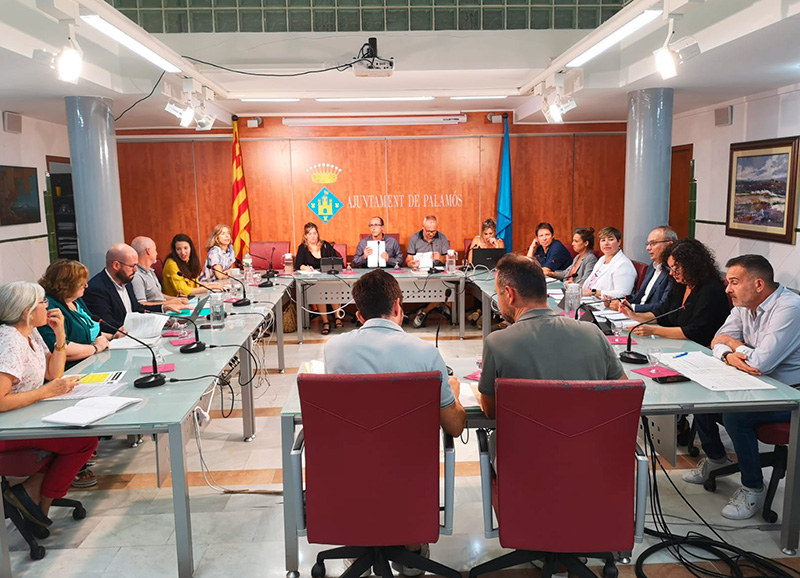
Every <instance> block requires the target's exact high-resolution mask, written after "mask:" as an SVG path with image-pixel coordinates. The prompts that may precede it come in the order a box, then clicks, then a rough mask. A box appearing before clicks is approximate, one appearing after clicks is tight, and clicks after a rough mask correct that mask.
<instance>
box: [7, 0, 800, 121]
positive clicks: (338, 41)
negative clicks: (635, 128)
mask: <svg viewBox="0 0 800 578" xmlns="http://www.w3.org/2000/svg"><path fill="white" fill-rule="evenodd" d="M63 1H64V2H67V1H68V2H77V3H78V4H79V5H80V10H81V13H82V14H85V13H98V14H101V15H103V17H104V18H106V19H107V20H109V21H112V20H114V22H113V23H115V24H117V23H119V24H118V25H119V26H120V27H122V26H127V27H128V28H129V29H130V30H133V31H134V32H136V34H137V37H138V38H139V39H140V40H141V41H142V42H144V43H145V44H148V45H149V46H150V47H151V48H153V49H154V50H156V51H157V52H159V54H161V55H163V56H165V57H167V58H168V59H169V60H171V61H173V62H179V63H180V66H181V69H182V72H183V74H184V75H188V76H192V77H194V78H195V79H196V80H198V82H199V84H202V85H204V86H208V87H210V88H211V89H213V91H214V92H215V93H216V99H215V101H214V103H213V104H209V105H208V107H207V108H208V109H209V111H210V112H213V113H216V114H217V116H218V120H217V125H216V126H224V125H225V124H229V118H230V115H231V114H239V115H243V116H254V115H259V116H266V115H273V116H284V115H293V116H303V115H362V114H383V115H390V114H426V113H427V114H437V113H448V114H449V113H456V112H471V111H502V110H509V111H513V112H514V119H515V122H517V123H520V122H531V123H541V122H544V117H543V115H542V113H541V106H542V101H541V96H539V95H538V93H539V88H540V87H542V86H550V85H551V84H552V83H553V80H554V78H555V76H554V75H555V74H556V73H557V72H559V71H564V70H567V69H565V67H564V64H565V63H566V62H567V61H568V60H570V59H571V58H572V57H574V56H576V55H577V54H578V53H580V52H582V51H583V49H585V48H586V47H587V46H588V45H591V44H593V43H594V42H595V41H596V39H597V38H598V37H602V36H605V35H607V34H608V33H609V32H610V31H613V30H614V29H615V28H618V27H619V26H620V25H621V24H624V22H625V21H626V20H630V19H631V18H632V17H633V16H635V15H636V14H638V13H639V12H641V11H642V10H644V9H647V8H662V7H663V6H664V3H665V2H666V4H667V10H668V11H669V10H671V9H675V7H676V6H677V7H679V8H677V9H678V10H680V11H685V15H683V16H682V17H680V18H677V19H676V20H675V21H674V22H675V25H674V26H675V33H674V35H673V39H678V38H681V37H683V36H687V35H691V36H692V37H693V38H694V39H695V40H696V41H697V43H698V45H699V47H700V49H701V50H702V53H701V54H700V55H699V56H696V57H694V58H693V59H691V60H688V61H687V62H685V63H684V64H683V65H681V67H680V69H679V75H678V76H677V77H676V78H673V79H671V80H669V81H663V80H661V77H660V76H659V75H658V74H657V72H656V69H655V65H654V62H653V58H652V53H653V51H654V50H656V49H657V48H659V47H660V46H661V45H662V44H663V43H664V40H665V38H666V34H667V22H666V21H665V20H664V19H661V18H659V19H657V20H656V21H654V22H652V23H651V24H649V25H648V26H647V27H645V28H644V29H642V30H641V31H639V32H638V33H637V34H635V35H634V36H631V37H629V38H628V39H626V40H624V41H623V42H622V43H620V44H619V45H617V46H615V47H613V48H611V49H609V50H608V51H607V52H605V53H604V54H602V55H600V56H599V57H597V58H595V59H594V60H592V61H591V62H589V63H588V64H586V65H585V66H584V67H583V68H582V69H580V70H572V69H570V70H569V71H568V72H567V76H566V87H567V89H569V88H571V87H573V85H574V84H575V83H576V82H577V83H578V85H579V86H580V85H582V87H580V90H576V91H575V92H574V93H573V96H574V98H575V100H576V102H577V104H578V107H577V108H576V109H575V110H573V111H571V112H569V113H568V115H566V116H565V121H567V122H588V121H608V120H624V119H625V118H626V116H627V101H626V98H625V95H626V93H627V92H628V91H630V90H635V89H640V88H650V87H659V86H671V87H674V88H675V112H676V113H681V112H686V111H689V110H693V109H697V108H701V107H705V106H711V105H715V104H719V103H721V102H725V101H730V100H733V99H736V98H740V97H744V96H748V95H752V94H756V93H760V92H764V91H768V90H772V89H775V88H779V87H781V86H788V85H791V84H796V83H797V82H798V79H800V54H798V51H797V50H796V46H797V40H796V39H797V38H800V16H798V14H800V0H664V1H660V0H634V1H633V2H631V3H630V4H629V5H628V6H627V7H626V8H625V9H624V10H622V11H621V12H620V13H619V14H617V15H616V16H614V17H613V18H612V19H611V20H609V21H608V22H606V23H605V24H603V25H602V26H601V27H600V28H598V29H596V30H594V31H586V30H514V31H469V32H466V31H447V32H402V33H401V32H387V33H380V35H379V36H378V54H379V55H380V56H381V57H383V58H389V57H393V58H394V61H395V72H394V74H393V75H392V76H391V77H389V78H357V77H356V76H355V75H354V73H353V71H352V70H344V71H342V72H339V71H330V72H325V73H319V74H308V75H304V76H299V77H292V78H287V77H258V76H244V75H240V74H234V73H231V72H225V71H222V70H218V69H216V68H214V67H211V66H208V65H205V64H199V63H196V62H190V61H188V60H186V59H183V58H181V57H182V56H191V57H193V58H196V59H199V60H205V61H209V62H214V63H216V64H219V65H223V66H226V67H229V68H233V69H237V70H244V71H248V72H255V73H262V74H263V73H266V74H289V73H297V72H303V71H309V70H319V69H322V68H328V67H332V66H339V65H343V64H347V63H348V62H350V61H351V60H352V59H353V57H355V56H356V55H357V53H358V51H359V49H360V48H361V46H362V45H363V44H364V43H365V42H366V41H367V38H366V36H367V33H214V34H158V35H150V34H147V33H146V32H144V31H143V30H142V29H140V28H138V27H137V26H136V25H134V24H133V23H131V22H130V21H129V20H127V19H126V18H125V17H124V16H122V15H121V14H119V13H118V12H116V11H115V10H114V9H113V8H111V7H110V6H108V5H107V4H106V3H105V2H103V1H102V0H63ZM59 3H60V2H59ZM79 22H80V21H79ZM76 33H77V38H78V41H79V43H80V46H81V48H82V50H83V52H84V72H83V74H82V77H81V79H80V80H79V81H78V83H77V84H74V85H73V84H67V83H63V82H61V81H59V80H57V79H56V76H55V71H53V70H51V69H50V68H48V66H47V65H45V64H41V63H40V62H38V61H36V60H34V59H32V55H33V50H34V49H36V48H44V49H48V50H50V51H51V52H57V51H58V50H60V48H61V46H62V45H63V44H64V42H65V39H66V35H65V31H64V28H63V26H60V25H59V23H58V22H57V21H56V20H54V19H53V18H51V17H50V16H48V15H47V14H45V13H44V12H42V11H41V10H39V9H38V8H37V4H36V0H4V1H3V12H2V15H0V72H2V74H3V78H4V81H3V82H2V83H0V108H2V110H12V111H14V112H18V113H21V114H23V115H26V116H30V117H34V118H39V119H43V120H47V121H50V122H56V123H61V124H65V122H66V116H65V112H64V105H63V98H64V97H65V96H70V95H89V96H103V97H108V98H110V99H112V100H113V103H114V113H115V114H116V115H119V114H120V113H121V112H122V111H123V110H125V109H126V108H127V107H128V106H130V105H131V104H132V103H134V102H135V101H136V100H138V99H140V98H142V97H144V96H145V95H147V94H148V93H149V92H150V90H151V89H152V88H153V86H154V85H155V83H156V81H157V80H158V78H159V76H160V75H161V70H160V69H158V68H157V67H155V66H154V65H152V64H150V63H149V62H146V61H145V60H143V59H142V58H140V57H139V56H137V55H135V54H134V53H132V52H131V51H129V50H128V49H127V48H124V47H122V46H119V45H118V44H117V43H116V42H115V41H112V40H110V39H108V38H106V37H105V36H103V35H102V34H100V33H99V32H97V31H96V30H94V29H92V28H90V27H89V26H88V25H86V24H82V25H78V26H77V27H76ZM180 76H181V75H177V74H166V75H165V78H164V81H163V82H162V83H161V84H160V85H159V86H158V88H157V89H156V91H155V93H154V94H153V96H152V97H150V98H148V99H147V100H145V101H143V102H141V103H140V104H138V105H137V106H136V107H135V108H133V109H132V110H131V111H130V112H127V113H126V114H125V116H124V117H123V118H121V119H120V120H119V121H118V123H117V126H118V127H120V128H151V127H152V128H155V127H176V126H177V119H175V118H174V117H173V116H171V115H170V114H168V113H166V112H165V111H164V105H165V104H166V103H167V101H168V96H167V95H165V94H164V92H165V89H164V86H165V85H167V86H169V87H170V88H168V89H166V91H167V92H171V93H172V94H173V95H177V96H180V93H181V88H180V87H181V78H180ZM467 95H478V96H480V95H483V96H487V95H508V98H506V99H503V100H488V99H483V100H451V99H450V96H467ZM246 96H250V97H262V98H263V97H269V98H287V97H292V98H300V99H301V100H300V101H299V102H293V103H275V102H272V103H267V102H257V103H249V102H241V101H240V100H239V99H240V98H242V97H246ZM352 96H358V97H365V96H371V97H388V96H432V97H435V98H434V99H433V100H428V101H423V102H371V103H365V102H354V103H344V102H335V103H321V102H317V101H316V100H314V98H320V97H352ZM226 121H227V123H226Z"/></svg>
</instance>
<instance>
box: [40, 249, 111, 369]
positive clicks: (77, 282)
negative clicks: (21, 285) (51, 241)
mask: <svg viewBox="0 0 800 578" xmlns="http://www.w3.org/2000/svg"><path fill="white" fill-rule="evenodd" d="M88 279H89V270H88V269H87V268H86V266H85V265H83V263H79V262H78V261H72V260H71V259H58V260H57V261H54V262H53V263H51V264H50V266H49V267H48V268H47V270H46V271H45V272H44V275H43V276H42V278H41V279H39V285H41V286H42V287H43V288H44V291H45V295H47V298H48V300H49V302H50V306H49V309H51V310H54V309H57V310H60V311H61V313H62V314H63V316H64V333H65V334H66V340H67V341H66V343H67V350H66V359H67V362H66V366H65V367H66V368H67V369H69V368H70V367H72V366H73V365H75V364H76V363H78V362H79V361H81V360H83V359H86V358H87V357H89V356H90V355H94V354H95V353H100V352H101V351H105V350H106V349H108V344H109V341H111V340H112V339H114V335H113V334H111V333H103V332H102V331H100V324H99V323H97V322H96V321H93V320H92V318H91V315H90V314H89V309H88V308H87V307H86V304H85V303H84V302H83V299H82V297H83V292H84V290H85V289H86V286H87V283H86V282H87V280H88ZM39 333H40V334H41V335H42V338H43V339H44V342H45V343H46V344H47V347H48V348H49V349H50V351H53V350H54V349H55V346H56V341H57V338H56V334H55V333H54V332H53V329H52V328H51V327H50V326H49V325H43V326H41V327H39Z"/></svg>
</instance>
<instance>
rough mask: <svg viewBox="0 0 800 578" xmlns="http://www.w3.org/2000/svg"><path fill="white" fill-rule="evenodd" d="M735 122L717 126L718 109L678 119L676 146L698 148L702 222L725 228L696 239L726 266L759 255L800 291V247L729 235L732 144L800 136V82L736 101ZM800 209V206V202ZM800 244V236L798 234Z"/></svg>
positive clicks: (705, 228) (701, 229)
mask: <svg viewBox="0 0 800 578" xmlns="http://www.w3.org/2000/svg"><path fill="white" fill-rule="evenodd" d="M726 104H732V105H733V124H732V125H731V126H725V127H715V126H714V108H720V107H721V106H724V105H717V106H716V107H713V108H705V109H700V110H696V111H692V112H688V113H684V114H681V115H677V116H676V117H675V118H674V120H673V128H672V144H673V145H675V146H677V145H684V144H692V145H694V159H695V173H694V174H695V179H697V219H698V220H703V221H715V222H716V223H719V224H702V223H698V224H697V229H696V236H697V238H698V239H700V240H701V241H703V242H704V243H706V244H708V245H709V246H710V247H711V248H712V249H713V250H714V252H715V253H716V255H717V261H718V262H719V265H720V267H724V266H725V262H726V261H727V260H728V259H729V258H730V257H735V256H736V255H742V254H745V253H758V254H761V255H764V256H765V257H766V258H767V259H769V261H770V263H772V266H773V267H774V268H775V276H776V279H777V280H778V281H779V282H780V283H782V284H784V285H788V286H789V287H794V288H798V287H800V247H798V245H787V244H783V243H766V242H763V241H753V240H750V239H742V238H739V237H727V236H726V235H725V219H726V216H727V206H728V205H727V202H728V200H727V189H728V161H729V156H730V145H731V144H732V143H737V142H749V141H755V140H761V139H769V138H777V137H786V136H795V135H800V84H798V85H793V86H788V87H784V88H781V89H779V90H775V91H771V92H768V93H762V94H757V95H754V96H750V97H747V98H744V99H739V100H737V101H732V102H730V103H726ZM794 194H795V195H797V191H794ZM797 205H800V203H797ZM798 241H800V235H798Z"/></svg>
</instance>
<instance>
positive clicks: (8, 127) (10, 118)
mask: <svg viewBox="0 0 800 578" xmlns="http://www.w3.org/2000/svg"><path fill="white" fill-rule="evenodd" d="M3 130H4V131H6V132H12V133H14V134H20V133H21V132H22V115H21V114H17V113H16V112H10V111H8V110H4V111H3Z"/></svg>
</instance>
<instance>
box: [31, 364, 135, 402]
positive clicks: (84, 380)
mask: <svg viewBox="0 0 800 578" xmlns="http://www.w3.org/2000/svg"><path fill="white" fill-rule="evenodd" d="M124 376H125V372H124V371H108V372H104V373H88V374H72V375H65V376H64V378H65V379H69V378H70V377H80V378H81V383H79V384H78V385H76V386H75V389H73V390H72V391H71V392H69V393H65V394H64V395H59V396H57V397H48V398H47V399H46V400H45V401H47V400H55V401H58V400H64V399H86V398H88V397H100V396H105V395H111V394H113V393H114V392H116V391H118V390H119V389H121V388H122V387H123V386H124V385H125V384H124V383H122V378H123V377H124Z"/></svg>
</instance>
